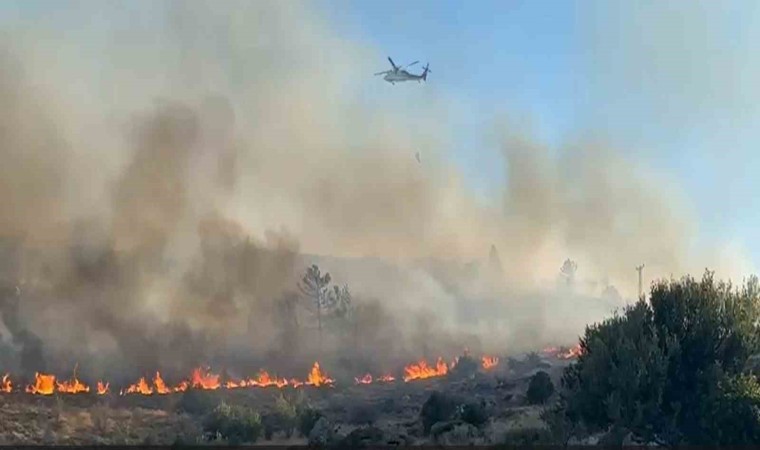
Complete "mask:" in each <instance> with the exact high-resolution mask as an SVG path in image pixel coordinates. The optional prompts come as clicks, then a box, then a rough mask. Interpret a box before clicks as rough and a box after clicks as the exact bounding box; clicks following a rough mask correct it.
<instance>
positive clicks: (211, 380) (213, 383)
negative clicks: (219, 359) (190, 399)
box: [190, 367, 222, 390]
mask: <svg viewBox="0 0 760 450" xmlns="http://www.w3.org/2000/svg"><path fill="white" fill-rule="evenodd" d="M201 370H202V369H201V368H200V367H199V368H197V369H193V374H192V378H191V381H190V385H191V386H192V387H193V388H195V389H211V390H213V389H219V388H220V387H221V386H222V383H221V382H220V381H219V378H220V377H219V375H217V374H215V373H211V372H210V371H209V370H208V369H206V370H203V371H201Z"/></svg>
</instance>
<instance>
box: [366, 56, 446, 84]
mask: <svg viewBox="0 0 760 450" xmlns="http://www.w3.org/2000/svg"><path fill="white" fill-rule="evenodd" d="M388 61H390V63H391V67H393V69H391V70H385V71H383V72H378V73H376V74H375V75H383V74H384V75H385V76H384V77H383V79H384V80H385V81H387V82H389V83H390V84H396V82H397V81H398V82H401V81H414V80H417V82H418V83H419V82H420V80H423V81H427V74H428V73H431V72H432V71H431V70H430V68H429V66H430V64H425V67H423V68H422V69H423V70H422V74H420V75H414V74H411V73H409V72H407V71H406V70H405V69H406V68H407V67H411V66H413V65H415V64H417V63H418V62H419V61H415V62H413V63H410V64H407V65H405V66H397V65H396V64H395V63H394V62H393V60H392V59H391V57H390V56H389V57H388Z"/></svg>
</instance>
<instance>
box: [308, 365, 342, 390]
mask: <svg viewBox="0 0 760 450" xmlns="http://www.w3.org/2000/svg"><path fill="white" fill-rule="evenodd" d="M334 381H335V380H333V379H332V378H329V377H328V376H327V375H325V374H323V373H322V370H320V368H319V363H318V362H315V363H314V366H313V367H312V368H311V371H310V372H309V377H308V378H307V380H306V384H308V385H310V386H323V385H329V384H333V382H334Z"/></svg>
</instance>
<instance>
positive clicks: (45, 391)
mask: <svg viewBox="0 0 760 450" xmlns="http://www.w3.org/2000/svg"><path fill="white" fill-rule="evenodd" d="M54 391H55V375H47V374H44V373H35V374H34V384H33V385H29V386H27V387H26V392H28V393H30V394H40V395H52V394H53V392H54Z"/></svg>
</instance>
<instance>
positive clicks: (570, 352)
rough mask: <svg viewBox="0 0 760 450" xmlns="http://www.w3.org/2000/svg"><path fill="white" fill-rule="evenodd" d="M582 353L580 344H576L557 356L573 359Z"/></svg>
mask: <svg viewBox="0 0 760 450" xmlns="http://www.w3.org/2000/svg"><path fill="white" fill-rule="evenodd" d="M582 354H583V350H582V349H581V344H576V345H575V347H571V348H569V349H567V351H565V352H562V353H560V354H559V355H558V356H559V358H560V359H575V358H577V357H579V356H581V355H582Z"/></svg>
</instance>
